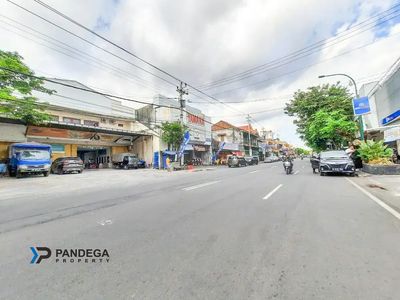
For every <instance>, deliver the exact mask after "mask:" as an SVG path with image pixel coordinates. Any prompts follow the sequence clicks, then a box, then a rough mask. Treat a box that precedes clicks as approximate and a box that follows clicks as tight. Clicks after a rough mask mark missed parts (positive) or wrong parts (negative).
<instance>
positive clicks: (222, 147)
mask: <svg viewBox="0 0 400 300" xmlns="http://www.w3.org/2000/svg"><path fill="white" fill-rule="evenodd" d="M225 144H226V143H225V142H223V143H222V144H221V147H219V149H218V151H217V153H215V155H214V157H213V162H215V161H216V160H217V157H218V155H219V153H220V152H221V151H222V149H224V146H225Z"/></svg>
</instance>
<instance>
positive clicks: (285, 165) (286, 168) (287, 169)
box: [283, 161, 292, 175]
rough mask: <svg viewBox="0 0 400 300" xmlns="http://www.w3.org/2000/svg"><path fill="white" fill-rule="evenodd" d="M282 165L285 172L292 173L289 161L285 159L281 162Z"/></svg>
mask: <svg viewBox="0 0 400 300" xmlns="http://www.w3.org/2000/svg"><path fill="white" fill-rule="evenodd" d="M283 167H284V168H285V171H286V174H287V175H289V174H290V173H292V164H291V163H290V162H289V161H285V162H284V163H283Z"/></svg>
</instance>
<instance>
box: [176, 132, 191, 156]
mask: <svg viewBox="0 0 400 300" xmlns="http://www.w3.org/2000/svg"><path fill="white" fill-rule="evenodd" d="M189 141H190V134H189V131H187V132H186V133H185V136H184V137H183V141H182V144H181V147H180V148H179V152H178V158H180V157H181V156H182V154H183V151H185V148H186V146H187V144H188V143H189Z"/></svg>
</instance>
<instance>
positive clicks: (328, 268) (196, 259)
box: [0, 160, 400, 299]
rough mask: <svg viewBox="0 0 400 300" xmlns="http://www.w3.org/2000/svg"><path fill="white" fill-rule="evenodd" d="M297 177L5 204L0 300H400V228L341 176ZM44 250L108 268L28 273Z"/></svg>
mask: <svg viewBox="0 0 400 300" xmlns="http://www.w3.org/2000/svg"><path fill="white" fill-rule="evenodd" d="M303 166H304V168H303ZM295 171H298V173H296V175H294V174H291V175H286V174H285V173H284V171H283V167H282V165H281V163H274V164H260V165H258V166H249V167H242V168H234V169H231V168H227V167H226V168H218V169H216V170H214V171H213V172H197V173H192V174H186V175H185V176H179V178H174V179H172V178H171V180H168V181H159V182H149V184H142V185H132V186H129V184H122V185H121V186H118V185H113V186H112V187H111V188H110V189H101V190H97V189H96V188H90V189H78V190H75V191H74V192H71V193H69V194H65V195H63V194H59V195H54V194H53V195H42V196H40V197H33V198H28V197H23V196H21V197H19V198H17V199H15V201H13V200H11V199H8V200H4V201H0V253H1V260H0V270H1V273H0V290H1V291H2V292H1V293H0V299H398V292H397V291H398V288H397V286H398V279H399V278H400V251H399V249H400V239H399V237H400V220H398V219H397V218H396V217H394V216H393V215H392V214H390V213H389V212H388V211H387V210H385V209H384V208H383V207H382V206H380V205H378V204H377V203H376V202H374V201H373V200H371V199H370V198H369V197H368V196H367V195H366V194H364V193H362V192H361V191H360V190H358V189H357V188H355V187H354V186H353V185H352V184H351V183H350V182H349V181H347V180H346V178H345V177H343V176H326V177H320V176H318V175H313V174H312V172H311V168H310V166H309V162H308V161H306V160H305V161H301V160H297V161H296V162H295ZM350 180H354V182H356V183H358V184H361V182H360V181H357V180H359V179H358V178H356V179H353V178H352V179H350ZM279 186H280V188H278V187H279ZM272 192H273V193H272ZM267 195H269V196H268V198H267V199H264V198H266V196H267ZM40 246H45V247H49V248H51V249H56V248H106V249H107V250H108V252H109V254H110V261H109V263H76V262H75V263H56V262H55V258H54V257H51V258H49V259H47V260H43V261H42V262H41V263H40V264H29V262H30V260H31V259H32V256H33V255H32V252H31V251H30V250H29V247H40Z"/></svg>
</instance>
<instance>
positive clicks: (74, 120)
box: [63, 117, 81, 124]
mask: <svg viewBox="0 0 400 300" xmlns="http://www.w3.org/2000/svg"><path fill="white" fill-rule="evenodd" d="M63 120H64V122H65V123H72V124H81V120H79V119H73V118H68V117H66V118H63Z"/></svg>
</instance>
